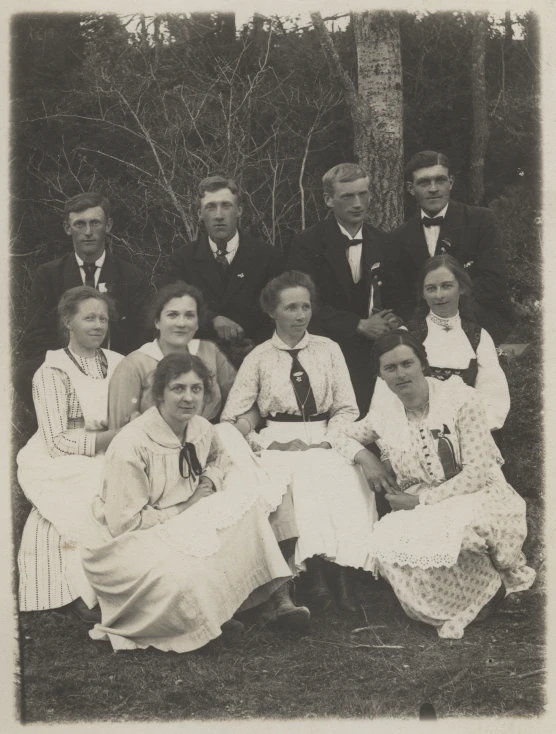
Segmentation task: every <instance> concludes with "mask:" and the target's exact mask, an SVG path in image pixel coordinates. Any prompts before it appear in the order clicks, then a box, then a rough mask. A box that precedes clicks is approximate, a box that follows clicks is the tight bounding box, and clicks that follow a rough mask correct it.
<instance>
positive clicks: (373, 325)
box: [357, 308, 397, 341]
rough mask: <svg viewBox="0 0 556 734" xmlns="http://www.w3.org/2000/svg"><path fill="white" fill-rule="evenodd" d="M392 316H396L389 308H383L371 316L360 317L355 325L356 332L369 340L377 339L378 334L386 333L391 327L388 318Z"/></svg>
mask: <svg viewBox="0 0 556 734" xmlns="http://www.w3.org/2000/svg"><path fill="white" fill-rule="evenodd" d="M392 317H394V318H397V316H394V314H393V313H392V309H391V308H385V309H384V310H383V311H379V312H378V313H374V314H373V315H372V316H369V318H368V319H361V321H360V322H359V324H358V325H357V333H358V334H362V335H363V336H364V337H366V338H367V339H370V340H371V341H374V340H375V339H378V338H379V336H383V334H387V333H388V332H389V331H390V329H391V328H393V327H391V326H390V325H389V320H390V319H391V318H392Z"/></svg>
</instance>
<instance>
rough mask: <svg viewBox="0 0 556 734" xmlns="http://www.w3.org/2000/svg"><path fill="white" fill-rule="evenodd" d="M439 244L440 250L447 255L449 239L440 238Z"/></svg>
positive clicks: (450, 244)
mask: <svg viewBox="0 0 556 734" xmlns="http://www.w3.org/2000/svg"><path fill="white" fill-rule="evenodd" d="M440 245H441V247H440V252H441V253H442V254H443V255H447V254H448V250H449V249H450V247H451V246H452V243H451V242H450V240H448V239H443V240H440Z"/></svg>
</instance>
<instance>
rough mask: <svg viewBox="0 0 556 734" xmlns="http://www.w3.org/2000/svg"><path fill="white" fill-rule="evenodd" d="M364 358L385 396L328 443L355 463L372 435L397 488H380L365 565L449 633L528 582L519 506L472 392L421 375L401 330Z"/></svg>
mask: <svg viewBox="0 0 556 734" xmlns="http://www.w3.org/2000/svg"><path fill="white" fill-rule="evenodd" d="M373 358H374V361H375V368H376V369H377V371H378V372H379V374H380V376H381V377H382V379H383V380H384V381H385V383H386V385H387V387H388V389H389V395H390V400H389V401H386V400H383V401H381V402H380V404H379V405H375V406H371V409H370V411H369V413H368V414H367V416H366V417H365V418H363V419H362V420H361V421H358V422H357V423H353V424H351V425H346V426H344V430H343V435H341V436H340V438H339V440H338V441H336V442H335V445H336V447H337V449H338V450H339V451H340V452H341V453H342V454H343V455H344V456H345V458H346V459H348V460H351V461H354V462H355V464H359V465H361V466H362V467H363V468H364V467H365V465H366V463H367V461H369V460H370V458H371V457H372V455H371V454H370V452H369V451H368V450H367V449H366V448H364V446H365V445H367V444H368V443H370V442H372V441H377V443H378V444H379V446H380V448H381V451H382V455H383V457H384V458H387V459H388V460H389V461H390V463H391V466H392V468H393V470H394V472H395V474H396V477H397V481H398V485H399V487H400V490H392V491H390V492H388V493H387V494H386V499H387V500H388V502H389V503H390V505H391V507H392V510H394V512H391V513H390V514H388V515H386V516H385V517H383V518H382V519H381V520H380V521H379V522H378V523H376V524H375V526H374V530H373V556H374V559H375V561H374V562H375V569H374V570H375V572H377V573H380V574H381V575H382V576H384V577H385V578H386V579H387V580H388V582H389V583H390V584H391V585H392V587H393V589H394V591H395V593H396V595H397V597H398V599H399V601H400V603H401V605H402V607H403V609H404V610H405V612H406V613H407V614H408V615H409V616H410V617H412V618H413V619H416V620H419V621H421V622H425V623H427V624H431V625H433V626H435V627H436V628H437V630H438V634H439V636H440V637H447V638H452V639H459V638H460V637H462V636H463V632H464V629H465V627H466V626H467V625H468V624H469V623H470V622H471V621H473V620H474V619H476V618H477V617H479V618H480V617H481V616H484V615H485V614H486V611H487V610H488V609H489V608H488V607H487V609H486V610H483V608H485V607H486V605H487V604H488V603H489V602H490V601H491V600H492V604H493V605H494V604H495V603H496V602H498V601H499V600H501V599H503V598H504V596H505V595H506V594H508V593H511V592H515V591H521V590H523V589H527V588H529V587H530V586H531V584H532V583H533V581H534V579H535V572H534V571H533V569H531V568H528V567H527V566H526V561H525V557H524V555H523V553H522V551H521V548H522V544H523V541H524V540H525V538H526V536H527V525H526V520H525V502H524V501H523V499H522V498H521V497H520V496H519V495H518V494H517V492H515V490H514V489H512V487H510V485H509V484H507V483H506V481H505V479H504V476H503V474H502V472H501V469H500V467H501V465H502V463H503V460H502V457H501V456H500V452H499V451H498V448H497V447H496V444H495V443H494V441H493V439H492V436H491V433H490V431H489V426H488V423H487V420H486V415H485V410H484V405H483V402H482V401H481V399H480V398H479V396H478V394H477V392H476V391H475V390H473V389H472V388H470V387H468V386H467V385H465V384H464V382H463V381H462V379H461V378H460V377H458V376H456V375H454V376H452V377H450V378H449V379H447V380H446V381H440V380H436V379H434V378H432V377H425V375H424V371H425V370H426V369H427V367H428V363H427V355H426V351H425V349H424V347H423V345H422V344H421V343H420V342H419V341H418V340H417V339H416V338H415V337H414V336H413V335H412V334H410V333H408V332H407V331H404V330H399V331H395V332H391V333H390V334H387V335H385V336H383V337H381V338H380V339H378V340H377V341H376V342H375V345H374V349H373ZM372 458H373V459H374V457H372ZM397 510H409V511H406V512H397Z"/></svg>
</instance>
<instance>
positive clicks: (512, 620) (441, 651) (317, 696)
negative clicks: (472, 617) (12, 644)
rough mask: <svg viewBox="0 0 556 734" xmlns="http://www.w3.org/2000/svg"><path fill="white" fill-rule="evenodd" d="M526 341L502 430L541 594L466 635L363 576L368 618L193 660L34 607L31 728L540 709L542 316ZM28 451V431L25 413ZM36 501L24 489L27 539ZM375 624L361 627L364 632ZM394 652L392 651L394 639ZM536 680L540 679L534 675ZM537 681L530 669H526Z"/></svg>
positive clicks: (337, 619)
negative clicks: (441, 631) (139, 647)
mask: <svg viewBox="0 0 556 734" xmlns="http://www.w3.org/2000/svg"><path fill="white" fill-rule="evenodd" d="M512 341H528V342H529V343H530V345H531V346H530V348H529V350H528V351H527V352H526V353H525V354H524V355H523V356H522V357H521V358H519V359H517V360H514V361H511V362H506V363H505V364H504V369H505V370H506V373H507V375H508V380H509V383H510V390H511V394H512V410H511V412H510V415H509V417H508V421H507V424H506V427H505V429H504V431H503V432H502V436H501V450H502V453H503V455H504V456H505V458H506V460H507V466H506V471H507V476H508V478H509V480H510V482H511V483H512V484H513V486H514V487H515V488H516V489H517V490H518V491H519V492H520V493H521V494H522V495H523V496H524V497H525V498H526V501H527V505H528V525H529V537H528V538H527V541H526V544H525V549H524V550H525V553H526V555H527V557H528V560H529V563H530V564H531V565H532V566H533V567H534V568H536V569H537V570H539V571H540V573H539V578H538V580H537V582H536V584H535V586H534V587H533V588H532V589H531V590H530V591H528V592H524V593H521V594H516V595H513V596H511V597H509V598H508V599H506V600H505V602H504V603H503V605H502V607H501V608H500V609H499V610H498V612H497V613H496V614H495V615H494V616H493V617H491V619H489V620H488V621H487V622H486V623H484V624H476V625H472V626H470V627H469V628H468V629H467V630H466V633H465V636H464V638H463V639H462V640H441V639H439V638H438V636H437V634H436V631H435V630H434V629H433V628H432V627H428V626H426V625H423V624H419V623H417V622H413V621H412V620H410V619H409V618H408V617H407V616H406V615H405V614H404V612H403V611H402V609H401V607H400V605H399V603H398V602H397V600H396V598H395V596H394V594H393V593H392V591H391V590H389V588H388V587H387V586H386V585H384V584H382V583H377V582H375V581H374V580H373V579H372V578H371V577H370V576H369V575H368V574H361V577H360V580H359V584H358V595H359V600H360V601H361V603H362V608H363V610H364V612H363V613H362V616H361V618H360V619H359V620H354V619H350V618H348V617H346V616H337V615H331V616H327V617H325V618H323V619H314V620H313V622H312V624H311V627H310V630H309V632H308V634H306V635H303V636H302V635H296V634H294V633H287V632H284V631H273V630H270V629H268V628H263V629H262V630H261V629H255V628H250V629H248V631H247V632H246V633H245V634H244V635H243V636H240V637H229V638H228V637H226V636H222V637H220V638H219V639H217V640H215V641H213V642H212V643H210V644H209V645H207V646H206V647H205V648H203V649H201V650H198V651H196V652H193V653H188V654H186V655H178V654H175V653H160V652H158V651H156V650H146V651H133V652H125V653H114V652H113V651H112V648H111V646H110V645H109V644H108V643H99V642H92V641H91V640H90V639H89V638H88V635H87V630H86V629H85V628H84V627H83V626H81V625H80V624H79V623H78V622H77V621H76V620H75V619H74V618H73V617H71V616H70V615H68V614H66V613H64V612H63V611H61V610H59V611H49V612H29V613H25V614H22V615H21V620H20V641H21V659H22V676H21V707H22V720H23V721H25V722H29V723H30V722H46V723H53V722H77V721H86V720H95V721H154V720H165V721H170V720H184V719H188V720H196V719H243V718H251V717H266V718H301V719H304V718H315V717H352V718H377V717H381V718H382V717H410V718H416V717H417V714H418V711H419V707H420V705H421V704H422V703H423V702H425V701H430V702H432V703H433V705H434V707H435V709H436V712H437V715H438V717H439V718H440V717H455V716H481V717H493V716H497V717H500V716H512V717H514V716H521V717H533V716H538V715H540V714H541V713H542V711H543V706H544V703H545V691H544V674H543V673H542V672H539V671H542V669H543V668H544V667H545V657H544V656H545V628H544V606H545V590H544V589H545V586H544V547H543V539H542V527H543V515H544V496H543V486H542V456H543V448H542V415H541V412H540V411H541V407H542V403H541V391H540V375H539V365H541V364H542V359H541V343H540V335H539V324H538V323H537V322H536V321H533V320H529V321H524V322H522V323H521V324H520V325H519V327H518V329H517V330H516V333H515V334H514V335H513V337H512ZM14 424H15V425H14V448H18V447H19V446H21V445H23V444H24V443H25V440H26V436H27V431H28V428H27V426H26V423H25V417H24V416H23V414H22V411H21V410H18V409H17V406H16V412H15V417H14ZM28 509H29V505H28V503H27V502H26V501H25V499H24V498H23V496H22V494H21V492H20V491H19V489H17V491H16V493H15V496H14V523H15V531H16V538H17V537H19V534H20V532H21V529H22V527H23V523H24V522H25V517H26V515H27V513H28ZM361 627H365V628H367V629H363V630H361V631H359V632H354V629H356V628H361ZM388 646H391V647H388ZM528 674H531V675H528ZM520 676H523V677H520Z"/></svg>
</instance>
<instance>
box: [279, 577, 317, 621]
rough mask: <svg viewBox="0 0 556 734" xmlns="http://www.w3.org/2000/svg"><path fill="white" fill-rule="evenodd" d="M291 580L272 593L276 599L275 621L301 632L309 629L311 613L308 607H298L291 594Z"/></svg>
mask: <svg viewBox="0 0 556 734" xmlns="http://www.w3.org/2000/svg"><path fill="white" fill-rule="evenodd" d="M290 588H291V581H288V582H286V583H285V584H283V585H282V586H280V588H279V589H276V591H275V592H274V594H273V595H272V597H271V598H272V599H273V600H274V604H275V606H274V621H275V622H277V623H278V624H279V625H280V626H282V627H286V628H288V629H292V630H296V631H298V632H301V631H302V630H305V629H307V627H308V626H309V622H310V620H311V613H310V612H309V610H308V609H307V607H297V606H296V605H295V604H294V603H293V602H292V600H291V596H290Z"/></svg>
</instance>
